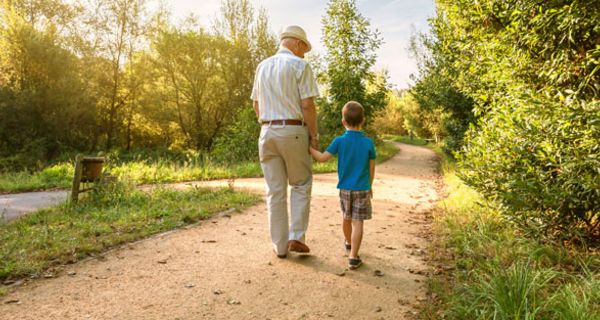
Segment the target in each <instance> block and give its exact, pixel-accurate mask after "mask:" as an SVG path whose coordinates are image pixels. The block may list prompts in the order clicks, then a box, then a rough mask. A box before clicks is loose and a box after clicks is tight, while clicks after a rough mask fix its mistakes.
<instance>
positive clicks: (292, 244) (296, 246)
mask: <svg viewBox="0 0 600 320" xmlns="http://www.w3.org/2000/svg"><path fill="white" fill-rule="evenodd" d="M288 251H292V252H298V253H309V252H310V248H309V247H308V246H307V245H305V244H304V243H302V242H300V241H298V240H290V241H288Z"/></svg>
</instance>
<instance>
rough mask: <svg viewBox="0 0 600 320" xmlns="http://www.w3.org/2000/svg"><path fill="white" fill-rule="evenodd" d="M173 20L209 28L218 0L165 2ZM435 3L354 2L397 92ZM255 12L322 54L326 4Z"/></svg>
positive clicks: (284, 2)
mask: <svg viewBox="0 0 600 320" xmlns="http://www.w3.org/2000/svg"><path fill="white" fill-rule="evenodd" d="M165 2H166V3H167V4H168V5H169V6H170V8H171V10H172V13H173V15H174V17H175V18H176V19H180V18H184V17H186V16H188V15H190V14H194V15H195V16H197V17H199V18H200V21H201V23H202V24H204V25H206V26H209V25H211V24H212V22H213V21H214V20H215V17H216V16H217V15H218V12H219V7H220V3H221V1H220V0H195V1H194V0H168V1H165ZM433 2H434V0H357V3H358V9H359V11H360V12H361V14H362V15H363V16H364V17H366V18H367V19H369V21H370V23H371V28H373V29H378V30H379V31H380V33H381V35H382V38H383V40H384V43H383V45H382V46H381V47H380V48H379V50H378V51H377V55H378V61H377V64H376V65H375V70H381V69H383V68H385V69H387V70H388V71H389V75H390V82H392V84H394V87H395V88H397V89H403V88H407V87H409V86H410V83H411V81H410V78H409V76H410V74H412V73H415V72H416V71H417V66H416V62H415V61H414V59H412V58H411V57H410V54H409V52H408V49H407V48H408V45H409V39H410V36H411V35H412V34H413V33H414V32H415V31H419V32H421V31H427V30H428V25H427V19H428V18H429V17H431V16H433V15H434V12H435V8H434V3H433ZM251 3H252V4H253V5H254V8H255V9H256V8H259V7H263V8H265V9H266V11H267V14H268V15H269V23H270V25H271V29H272V31H273V32H274V33H276V34H278V33H279V32H280V31H281V30H282V29H283V28H284V27H285V26H287V25H299V26H301V27H302V28H304V30H306V33H307V35H308V40H309V41H310V42H311V43H312V45H313V50H314V51H315V52H318V53H321V54H323V53H324V52H325V49H324V47H323V44H322V42H321V37H322V33H321V18H322V17H323V15H324V14H325V8H326V5H327V1H325V0H296V1H291V0H251Z"/></svg>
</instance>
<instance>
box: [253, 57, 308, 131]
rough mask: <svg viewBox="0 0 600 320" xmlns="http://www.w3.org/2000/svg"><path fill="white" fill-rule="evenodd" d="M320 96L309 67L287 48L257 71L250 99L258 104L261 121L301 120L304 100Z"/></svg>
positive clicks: (265, 62)
mask: <svg viewBox="0 0 600 320" xmlns="http://www.w3.org/2000/svg"><path fill="white" fill-rule="evenodd" d="M318 95H319V89H318V87H317V82H316V80H315V76H314V74H313V71H312V69H311V67H310V65H309V64H308V63H307V62H306V61H304V60H303V59H301V58H299V57H297V56H295V55H294V54H293V53H292V52H291V51H290V50H288V49H286V48H280V49H279V51H278V52H277V53H276V54H275V55H274V56H272V57H269V58H267V59H265V60H264V61H262V62H261V63H260V64H259V65H258V68H256V74H255V76H254V87H253V88H252V96H251V99H252V100H254V101H258V108H259V115H260V119H259V121H261V122H262V121H271V120H284V119H298V120H302V119H303V116H302V108H301V101H302V99H306V98H310V97H317V96H318Z"/></svg>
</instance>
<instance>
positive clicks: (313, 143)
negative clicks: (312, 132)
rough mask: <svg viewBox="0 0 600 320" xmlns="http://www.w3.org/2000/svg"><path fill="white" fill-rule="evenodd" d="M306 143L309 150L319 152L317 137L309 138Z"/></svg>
mask: <svg viewBox="0 0 600 320" xmlns="http://www.w3.org/2000/svg"><path fill="white" fill-rule="evenodd" d="M308 142H309V144H310V147H311V148H313V149H316V150H319V137H318V136H312V137H310V138H309V139H308Z"/></svg>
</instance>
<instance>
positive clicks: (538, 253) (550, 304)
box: [422, 156, 600, 320]
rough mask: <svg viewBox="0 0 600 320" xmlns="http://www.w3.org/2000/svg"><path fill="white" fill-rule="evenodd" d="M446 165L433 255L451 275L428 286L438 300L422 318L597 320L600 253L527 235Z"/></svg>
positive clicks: (599, 312)
mask: <svg viewBox="0 0 600 320" xmlns="http://www.w3.org/2000/svg"><path fill="white" fill-rule="evenodd" d="M443 159H444V162H443V166H442V168H443V171H444V176H445V182H446V185H447V191H448V194H449V196H448V197H447V198H446V199H444V200H443V201H442V202H441V203H440V205H439V210H441V211H443V213H442V214H440V215H439V216H438V217H437V218H436V219H435V222H434V228H433V230H434V232H435V234H436V237H435V238H437V240H436V243H435V244H434V245H435V247H434V248H432V250H431V252H432V253H433V258H434V259H435V260H436V262H435V263H436V264H441V265H443V266H449V267H451V268H448V269H453V271H451V273H452V274H451V275H450V274H445V275H442V276H440V277H437V278H434V279H433V280H431V282H430V289H432V290H434V293H435V294H436V295H437V296H438V297H439V298H440V299H439V301H438V303H437V304H436V306H435V307H433V308H431V306H428V308H426V309H425V310H424V312H423V314H422V316H423V318H425V319H440V318H442V317H443V318H445V319H457V320H458V319H507V320H508V319H551V320H553V319H556V320H558V319H600V308H598V306H599V305H600V295H599V294H598V290H597V288H598V285H599V284H600V278H599V277H598V275H599V272H600V257H599V256H598V254H597V252H594V251H587V250H585V249H577V248H570V247H565V246H563V245H562V244H551V243H547V244H542V243H540V242H539V241H537V240H536V239H531V238H529V237H527V236H526V235H524V234H523V233H522V232H520V230H519V229H518V228H515V225H514V224H512V223H511V222H510V221H508V220H507V219H506V217H505V216H504V215H502V214H501V213H500V210H499V208H498V207H497V206H496V204H495V203H494V202H490V201H488V200H485V198H483V197H482V196H481V195H480V194H479V193H477V192H476V191H475V190H473V189H472V188H470V187H468V186H466V185H465V184H464V182H462V181H461V180H460V179H459V178H458V177H457V176H456V175H455V174H454V167H455V164H454V163H452V162H451V161H452V159H451V158H448V157H447V156H445V157H444V158H443Z"/></svg>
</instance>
